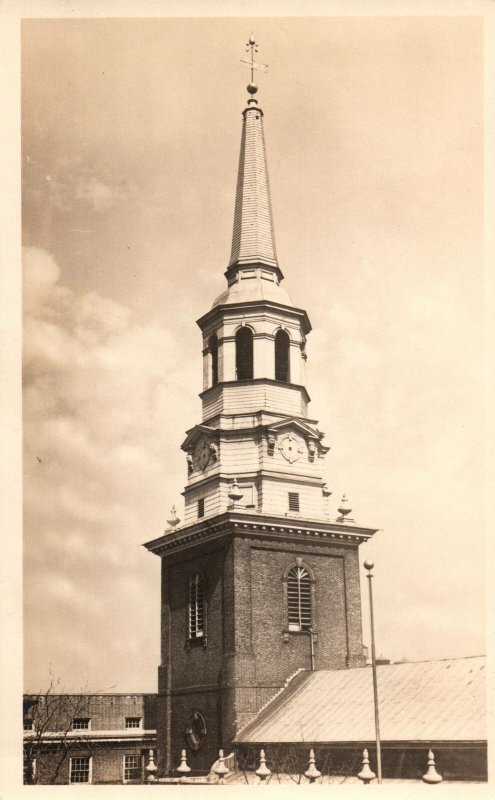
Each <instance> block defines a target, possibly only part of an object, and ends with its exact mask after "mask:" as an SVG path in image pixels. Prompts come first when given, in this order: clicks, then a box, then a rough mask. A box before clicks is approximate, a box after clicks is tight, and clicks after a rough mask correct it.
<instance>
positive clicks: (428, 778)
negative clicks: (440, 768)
mask: <svg viewBox="0 0 495 800" xmlns="http://www.w3.org/2000/svg"><path fill="white" fill-rule="evenodd" d="M422 780H423V782H424V783H431V784H434V783H441V781H442V780H443V779H442V776H441V775H439V774H438V772H437V771H436V769H435V756H434V755H433V750H430V751H429V752H428V769H427V770H426V773H425V774H424V775H423V779H422Z"/></svg>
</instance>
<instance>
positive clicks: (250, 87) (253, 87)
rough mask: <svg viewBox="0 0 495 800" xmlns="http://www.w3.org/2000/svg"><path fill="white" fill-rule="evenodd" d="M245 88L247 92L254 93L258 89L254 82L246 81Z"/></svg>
mask: <svg viewBox="0 0 495 800" xmlns="http://www.w3.org/2000/svg"><path fill="white" fill-rule="evenodd" d="M247 90H248V92H249V94H256V92H257V91H258V87H257V85H256V84H255V83H248V85H247Z"/></svg>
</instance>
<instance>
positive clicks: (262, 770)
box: [256, 750, 272, 783]
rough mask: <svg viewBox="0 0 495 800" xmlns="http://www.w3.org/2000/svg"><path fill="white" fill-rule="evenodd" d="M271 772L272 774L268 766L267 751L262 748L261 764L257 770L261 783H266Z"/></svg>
mask: <svg viewBox="0 0 495 800" xmlns="http://www.w3.org/2000/svg"><path fill="white" fill-rule="evenodd" d="M271 774H272V773H271V770H269V769H268V767H267V766H266V758H265V751H264V750H260V765H259V767H258V769H257V770H256V775H257V776H258V778H259V779H260V783H265V782H266V779H267V778H268V776H269V775H271Z"/></svg>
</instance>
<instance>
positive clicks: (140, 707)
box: [23, 692, 156, 784]
mask: <svg viewBox="0 0 495 800" xmlns="http://www.w3.org/2000/svg"><path fill="white" fill-rule="evenodd" d="M23 706H24V782H25V783H40V784H43V783H54V784H58V783H60V784H68V783H93V784H104V783H110V784H115V783H142V782H143V778H144V774H145V773H144V767H145V765H146V763H147V760H148V757H149V753H150V750H151V751H155V749H156V695H154V694H80V695H75V694H64V695H57V694H52V693H50V692H48V693H46V694H43V695H25V696H24V702H23Z"/></svg>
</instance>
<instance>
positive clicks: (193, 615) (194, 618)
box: [189, 574, 205, 639]
mask: <svg viewBox="0 0 495 800" xmlns="http://www.w3.org/2000/svg"><path fill="white" fill-rule="evenodd" d="M204 632H205V609H204V586H203V578H202V577H201V575H199V574H196V575H193V576H192V577H191V579H190V581H189V638H190V639H199V638H201V637H202V636H204Z"/></svg>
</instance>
